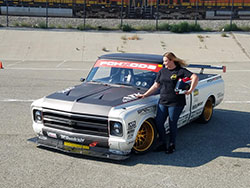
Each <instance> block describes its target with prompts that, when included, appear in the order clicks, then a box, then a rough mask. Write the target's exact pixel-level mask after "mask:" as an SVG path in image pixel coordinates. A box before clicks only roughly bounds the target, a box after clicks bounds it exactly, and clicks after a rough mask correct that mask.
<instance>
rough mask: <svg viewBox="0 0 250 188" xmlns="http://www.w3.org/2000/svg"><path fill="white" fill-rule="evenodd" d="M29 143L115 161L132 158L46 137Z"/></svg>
mask: <svg viewBox="0 0 250 188" xmlns="http://www.w3.org/2000/svg"><path fill="white" fill-rule="evenodd" d="M28 141H30V142H34V143H36V144H37V145H38V146H44V147H47V148H53V149H56V150H60V151H63V152H66V153H74V154H81V155H87V156H93V157H99V158H106V159H113V160H125V159H127V158H129V157H130V155H129V154H126V155H122V154H116V153H112V152H110V151H109V149H108V148H101V147H88V146H84V145H82V147H78V146H79V145H78V144H73V143H72V144H71V145H65V144H64V142H65V141H63V140H59V139H53V138H49V137H45V136H41V137H34V138H31V139H28ZM74 145H77V147H74ZM86 148H88V149H86Z"/></svg>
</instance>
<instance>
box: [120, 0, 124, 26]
mask: <svg viewBox="0 0 250 188" xmlns="http://www.w3.org/2000/svg"><path fill="white" fill-rule="evenodd" d="M123 1H124V0H122V5H121V26H120V27H121V28H122V25H123V23H122V22H123V20H122V17H123Z"/></svg>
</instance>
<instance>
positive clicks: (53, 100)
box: [43, 82, 144, 116]
mask: <svg viewBox="0 0 250 188" xmlns="http://www.w3.org/2000/svg"><path fill="white" fill-rule="evenodd" d="M138 92H140V90H139V89H137V88H133V87H127V86H114V85H108V84H107V85H105V84H99V83H88V82H86V83H83V84H81V85H78V86H75V87H72V88H68V89H65V90H63V91H58V92H55V93H53V94H51V95H49V96H47V97H45V98H44V100H43V107H45V108H52V109H58V110H63V111H70V112H75V113H87V114H99V115H103V116H107V115H108V113H109V111H110V109H111V108H112V107H114V106H118V105H122V104H124V103H126V102H129V101H130V100H133V99H134V98H131V97H130V96H129V95H133V94H135V93H138ZM143 92H144V91H143ZM62 108H63V109H62Z"/></svg>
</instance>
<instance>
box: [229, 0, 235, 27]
mask: <svg viewBox="0 0 250 188" xmlns="http://www.w3.org/2000/svg"><path fill="white" fill-rule="evenodd" d="M233 11H234V0H232V7H231V19H230V30H232V24H233Z"/></svg>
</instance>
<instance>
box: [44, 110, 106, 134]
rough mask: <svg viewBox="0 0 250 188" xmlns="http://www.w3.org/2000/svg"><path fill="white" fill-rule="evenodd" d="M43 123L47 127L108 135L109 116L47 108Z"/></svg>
mask: <svg viewBox="0 0 250 188" xmlns="http://www.w3.org/2000/svg"><path fill="white" fill-rule="evenodd" d="M43 123H44V126H45V127H51V128H55V129H59V130H64V131H70V132H73V133H80V134H88V135H97V136H104V137H108V117H102V116H101V117H100V116H94V115H84V114H76V113H68V112H62V111H54V110H53V111H52V110H48V111H47V110H45V111H43Z"/></svg>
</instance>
